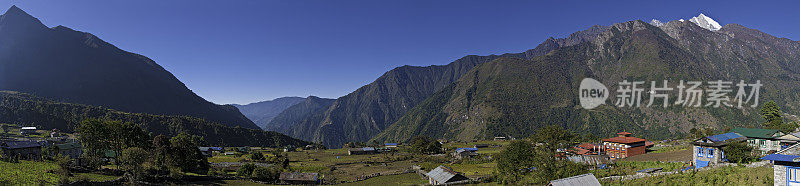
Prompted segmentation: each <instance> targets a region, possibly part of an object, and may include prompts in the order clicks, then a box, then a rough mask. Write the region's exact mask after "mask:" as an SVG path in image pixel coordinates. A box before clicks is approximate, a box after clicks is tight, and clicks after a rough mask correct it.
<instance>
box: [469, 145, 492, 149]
mask: <svg viewBox="0 0 800 186" xmlns="http://www.w3.org/2000/svg"><path fill="white" fill-rule="evenodd" d="M472 147H474V148H476V149H478V148H488V147H489V144H475V145H474V146H472Z"/></svg>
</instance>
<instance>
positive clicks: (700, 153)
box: [697, 147, 703, 157]
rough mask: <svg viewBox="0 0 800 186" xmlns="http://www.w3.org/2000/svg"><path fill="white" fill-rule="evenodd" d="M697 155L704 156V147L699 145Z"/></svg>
mask: <svg viewBox="0 0 800 186" xmlns="http://www.w3.org/2000/svg"><path fill="white" fill-rule="evenodd" d="M697 157H703V148H701V147H697Z"/></svg>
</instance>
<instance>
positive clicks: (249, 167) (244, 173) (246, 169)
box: [236, 163, 256, 177]
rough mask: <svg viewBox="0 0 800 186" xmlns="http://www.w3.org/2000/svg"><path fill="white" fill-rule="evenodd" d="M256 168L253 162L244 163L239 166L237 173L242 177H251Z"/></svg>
mask: <svg viewBox="0 0 800 186" xmlns="http://www.w3.org/2000/svg"><path fill="white" fill-rule="evenodd" d="M255 169H256V165H254V164H252V163H248V164H244V165H242V167H239V170H236V175H238V176H240V177H249V176H250V175H252V174H253V170H255Z"/></svg>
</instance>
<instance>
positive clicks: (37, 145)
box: [0, 139, 83, 160]
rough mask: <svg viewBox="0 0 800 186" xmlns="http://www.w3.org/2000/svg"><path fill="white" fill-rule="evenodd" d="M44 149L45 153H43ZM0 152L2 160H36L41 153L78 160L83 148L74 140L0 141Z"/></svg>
mask: <svg viewBox="0 0 800 186" xmlns="http://www.w3.org/2000/svg"><path fill="white" fill-rule="evenodd" d="M43 149H45V151H43ZM0 151H2V154H3V157H4V158H15V159H26V160H38V159H40V158H42V155H45V154H43V153H52V154H47V155H57V154H61V155H64V156H67V157H69V158H72V159H78V158H80V156H81V155H82V154H83V146H81V144H80V143H78V142H77V140H75V139H46V140H33V139H6V140H0Z"/></svg>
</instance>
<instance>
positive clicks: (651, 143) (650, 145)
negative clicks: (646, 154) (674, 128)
mask: <svg viewBox="0 0 800 186" xmlns="http://www.w3.org/2000/svg"><path fill="white" fill-rule="evenodd" d="M655 145H656V143H653V142H652V141H645V142H644V146H645V147H652V146H655Z"/></svg>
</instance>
